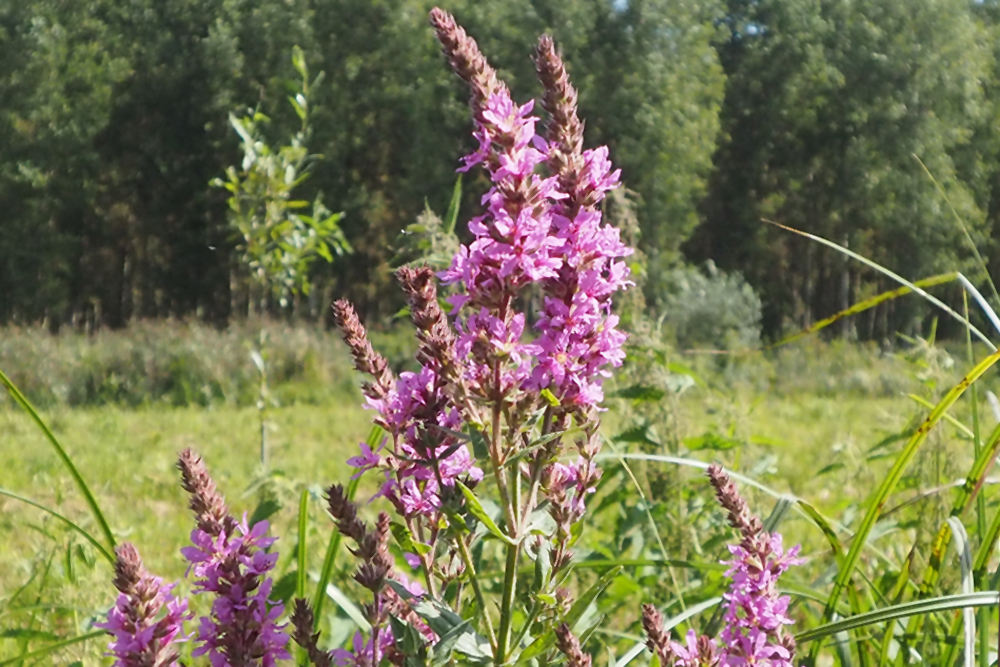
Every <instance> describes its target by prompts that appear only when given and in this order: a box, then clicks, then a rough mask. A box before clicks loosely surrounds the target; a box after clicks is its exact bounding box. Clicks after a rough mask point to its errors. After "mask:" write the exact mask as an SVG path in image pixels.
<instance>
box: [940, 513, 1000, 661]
mask: <svg viewBox="0 0 1000 667" xmlns="http://www.w3.org/2000/svg"><path fill="white" fill-rule="evenodd" d="M998 537H1000V511H997V513H996V514H995V515H994V516H993V521H992V523H990V527H989V529H988V530H987V531H986V534H985V535H984V536H983V538H982V540H981V541H980V543H979V550H978V551H977V552H976V558H975V560H974V561H973V563H972V580H973V583H974V584H975V586H976V587H982V586H983V585H984V583H985V582H986V567H987V565H989V562H990V557H991V556H992V555H993V549H994V548H995V547H996V544H997V538H998ZM998 572H1000V569H998ZM961 622H962V620H961V618H956V619H955V620H954V621H953V622H952V624H951V628H950V629H949V631H948V637H947V639H946V641H947V642H948V654H947V655H946V656H945V662H944V663H942V664H946V665H953V664H955V656H956V654H957V652H958V642H956V641H954V640H955V639H956V638H957V637H958V633H959V632H960V631H961V627H960V626H959V624H960V623H961Z"/></svg>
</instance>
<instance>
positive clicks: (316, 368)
mask: <svg viewBox="0 0 1000 667" xmlns="http://www.w3.org/2000/svg"><path fill="white" fill-rule="evenodd" d="M264 329H265V332H266V334H267V337H268V339H269V340H270V343H269V345H268V355H269V373H270V382H271V385H272V394H273V396H274V398H275V399H276V400H277V401H278V403H280V404H295V403H315V402H318V401H320V402H321V401H325V400H328V399H329V397H331V396H345V395H346V396H354V395H356V393H355V390H354V388H353V386H352V384H351V381H350V376H349V371H350V364H349V359H348V357H347V356H346V355H345V354H343V352H342V350H340V349H339V348H338V347H337V345H336V341H335V337H334V336H333V334H330V333H327V332H324V331H323V330H321V329H318V328H309V327H304V326H298V327H291V326H288V325H286V324H281V323H277V322H268V323H265V326H264ZM256 333H257V332H256V331H255V330H252V329H250V328H249V327H248V326H246V325H236V324H234V325H233V326H232V327H230V328H229V329H226V330H223V331H219V330H216V329H213V328H212V327H209V326H206V325H203V324H198V323H197V322H188V323H182V322H170V321H168V322H159V323H157V322H137V323H134V324H132V325H131V326H129V328H128V329H124V330H121V331H101V332H99V333H97V334H94V335H92V336H87V335H84V334H75V333H69V332H66V333H63V334H60V335H59V336H58V337H56V336H52V335H50V334H49V333H48V332H46V331H44V330H42V329H39V328H37V327H35V328H27V329H17V328H6V329H4V330H3V336H2V339H0V369H5V372H7V373H8V375H9V376H10V377H11V379H12V380H13V382H14V383H15V384H16V385H18V386H20V387H21V389H22V391H24V393H25V394H26V395H27V396H28V398H29V399H30V400H31V401H32V402H33V403H35V404H36V405H39V406H42V407H45V408H55V407H59V406H65V407H85V406H98V405H119V406H131V407H139V406H157V405H171V406H177V407H180V406H189V405H200V406H213V405H230V406H238V405H252V404H254V402H256V400H257V391H258V377H257V375H258V374H257V371H256V369H254V368H253V366H252V365H251V364H249V363H248V362H247V353H248V350H247V344H246V342H245V341H246V340H247V339H248V338H250V339H252V338H253V336H254V334H256ZM0 405H10V404H9V402H8V401H6V400H4V401H2V402H0Z"/></svg>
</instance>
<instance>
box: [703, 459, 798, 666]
mask: <svg viewBox="0 0 1000 667" xmlns="http://www.w3.org/2000/svg"><path fill="white" fill-rule="evenodd" d="M708 476H709V479H710V480H711V482H712V486H713V487H715V492H716V496H717V497H718V498H719V502H720V504H721V505H722V506H723V507H724V508H725V509H726V510H727V512H728V515H729V522H730V525H732V526H733V528H735V529H736V530H738V531H739V532H740V535H741V537H742V541H741V542H740V544H739V545H738V546H730V547H729V551H730V553H732V555H733V558H732V560H730V561H728V562H727V564H728V565H729V571H728V572H727V574H728V575H729V576H730V577H731V578H732V580H733V583H732V584H731V586H730V588H729V591H728V592H727V593H726V594H725V595H724V596H723V598H724V599H725V602H726V613H725V617H724V618H725V627H724V628H723V630H722V637H721V638H722V643H723V646H724V649H723V664H725V665H732V666H733V667H736V666H739V665H772V666H773V667H793V664H794V663H793V660H794V656H795V641H794V640H793V639H792V636H791V635H790V634H789V635H786V634H784V633H783V631H782V630H783V628H784V626H786V625H790V624H791V623H792V620H791V619H790V618H788V615H787V612H788V603H789V600H790V599H789V597H788V596H782V595H778V592H777V582H778V577H780V576H781V575H782V574H783V573H784V572H785V571H786V570H788V568H789V567H791V566H792V565H796V564H798V563H801V562H802V560H801V559H800V558H798V557H797V556H798V552H799V548H798V547H793V548H791V549H789V550H788V551H787V552H785V551H784V550H783V548H782V540H781V535H779V534H777V533H767V532H765V531H764V530H763V528H762V524H761V522H760V519H758V518H757V517H755V516H753V515H751V514H750V512H749V510H748V509H747V505H746V501H744V500H743V498H742V497H741V496H740V495H739V492H738V490H737V489H736V485H735V484H733V482H732V480H730V479H729V476H728V475H726V473H725V472H724V471H723V470H722V468H721V467H720V466H717V465H713V466H710V467H709V469H708Z"/></svg>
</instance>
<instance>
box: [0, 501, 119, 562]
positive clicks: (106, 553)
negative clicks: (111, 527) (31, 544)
mask: <svg viewBox="0 0 1000 667" xmlns="http://www.w3.org/2000/svg"><path fill="white" fill-rule="evenodd" d="M0 495H3V496H7V497H8V498H13V499H14V500H19V501H20V502H22V503H25V504H27V505H31V506H32V507H37V508H38V509H40V510H42V511H43V512H47V513H48V514H50V515H52V516H54V517H55V518H57V519H59V520H60V521H62V522H63V523H65V524H66V525H67V526H69V527H70V528H72V529H73V530H75V531H76V532H78V533H80V535H82V536H83V538H84V539H85V540H87V541H88V542H90V543H91V544H92V545H93V546H94V548H95V549H97V551H98V552H100V554H101V555H102V556H104V557H105V558H106V559H107V561H108V562H109V563H111V565H114V564H115V557H114V556H112V555H111V552H109V551H108V550H107V548H106V547H105V546H104V545H103V544H101V543H100V542H98V541H97V539H96V538H95V537H94V536H93V535H91V534H90V533H88V532H87V531H85V530H84V529H83V528H81V527H80V526H78V525H76V524H75V523H73V522H72V521H70V520H69V519H67V518H66V517H64V516H63V515H62V514H60V513H59V512H56V511H55V510H52V509H49V508H48V507H45V506H44V505H41V504H39V503H36V502H35V501H34V500H31V499H30V498H25V497H24V496H19V495H17V494H16V493H11V492H10V491H5V490H4V489H0Z"/></svg>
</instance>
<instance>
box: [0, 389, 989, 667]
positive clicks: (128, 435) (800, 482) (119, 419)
mask: <svg viewBox="0 0 1000 667" xmlns="http://www.w3.org/2000/svg"><path fill="white" fill-rule="evenodd" d="M983 407H984V408H985V404H984V406H983ZM921 410H922V409H921V408H920V407H919V406H918V405H917V404H916V403H915V402H913V401H912V400H911V399H909V398H907V397H905V396H902V395H897V396H889V397H871V396H852V395H844V396H839V397H832V396H819V395H816V394H811V393H800V394H792V395H789V394H780V395H779V394H775V393H757V394H754V393H752V392H746V391H740V392H734V393H733V394H732V395H729V396H723V395H721V394H719V393H709V392H706V391H704V390H700V389H695V390H691V392H689V394H686V395H685V396H683V397H682V398H681V400H680V401H679V403H678V406H677V410H676V412H675V415H676V417H677V420H678V421H677V424H678V428H679V434H680V435H681V436H682V437H684V438H687V437H692V436H697V435H700V434H702V433H705V432H708V431H714V432H719V433H730V434H732V435H733V437H734V439H737V440H741V441H743V442H745V443H747V444H745V445H744V446H742V447H738V448H736V449H733V450H728V451H723V452H716V451H700V452H696V453H695V454H693V456H695V457H697V458H701V459H703V460H711V459H713V458H720V459H722V460H724V461H725V462H727V463H729V464H731V465H734V466H736V467H738V468H739V469H741V470H742V471H744V472H745V473H747V474H749V475H751V476H755V477H757V478H759V479H761V480H762V481H764V482H765V483H767V484H768V485H770V486H772V487H774V488H776V489H778V490H780V491H783V492H790V493H794V494H796V495H798V496H801V497H803V498H805V499H807V500H810V501H811V502H813V503H814V504H815V505H816V506H817V507H818V508H820V510H821V511H824V512H827V513H829V514H830V515H832V516H841V515H842V514H843V512H844V510H845V508H849V507H850V506H851V505H854V506H857V505H858V504H860V503H863V501H864V499H865V497H866V496H867V494H868V493H869V492H870V490H871V489H872V488H873V485H874V484H876V483H877V481H878V480H877V476H878V474H879V472H878V471H879V470H881V469H883V468H884V467H886V466H884V465H883V463H885V464H886V465H887V464H888V461H886V462H880V461H875V462H871V461H867V460H866V454H867V452H868V450H869V449H870V448H871V447H872V446H874V445H875V444H876V443H878V442H879V441H880V440H882V439H883V438H885V437H886V436H887V435H890V434H893V433H898V432H899V431H901V430H902V429H903V428H904V427H905V425H906V424H907V420H908V419H909V418H910V417H911V416H913V415H914V414H916V413H918V412H920V411H921ZM959 412H960V413H963V412H966V413H967V410H966V409H963V410H960V411H959ZM44 418H45V419H46V420H47V421H48V423H49V424H50V425H51V426H52V428H53V430H54V431H55V433H56V435H57V437H58V438H59V439H60V440H61V442H62V443H63V446H64V447H65V448H66V449H67V451H68V453H69V454H70V456H71V457H72V459H73V461H74V462H75V464H76V465H77V467H78V469H79V470H80V472H81V474H82V475H83V477H84V479H85V480H86V481H87V482H88V484H90V486H91V488H92V490H93V492H94V494H95V496H96V498H97V501H98V503H99V504H100V506H101V508H102V509H103V511H104V513H105V515H106V517H107V519H108V521H109V523H110V525H111V527H112V529H113V531H114V532H115V534H116V535H117V536H118V538H119V540H129V541H131V542H133V543H135V544H136V545H137V546H138V547H139V549H140V551H141V553H142V554H143V557H144V559H145V561H146V563H147V566H148V567H149V568H150V569H151V570H152V571H154V572H156V573H157V574H160V575H162V576H163V577H165V578H166V579H168V580H173V579H178V578H180V577H182V576H183V574H184V570H185V567H186V564H185V562H184V560H183V558H182V557H181V556H180V554H179V548H180V547H181V546H183V545H184V544H185V543H186V542H187V538H188V534H189V532H190V530H191V527H192V521H191V517H190V513H189V512H188V511H187V508H186V502H187V498H186V497H185V494H184V492H183V491H182V490H181V488H180V486H179V485H178V475H177V472H176V470H175V468H174V461H175V459H176V454H177V452H178V451H180V450H181V449H183V448H185V447H193V448H195V449H197V450H198V451H199V452H200V453H201V454H202V455H203V456H204V458H205V460H206V462H207V463H208V465H209V467H210V470H211V471H212V473H213V475H214V477H215V479H216V481H217V483H218V485H219V487H220V489H221V490H222V491H223V493H224V494H225V495H226V496H227V499H228V500H229V503H230V505H231V507H232V509H233V510H234V511H236V512H238V513H240V512H243V511H247V512H251V511H253V509H254V507H255V505H256V504H257V502H258V500H259V497H260V492H259V491H254V490H253V489H252V486H253V484H254V483H255V481H258V480H259V479H260V473H261V469H260V465H259V460H258V447H259V422H258V416H257V412H256V411H255V410H254V409H252V408H234V407H215V408H209V409H205V408H163V407H161V408H155V409H153V408H149V409H140V410H129V409H121V408H116V407H102V408H92V409H60V410H55V411H51V412H48V413H46V414H45V415H44ZM620 419H621V418H620V416H619V415H617V414H616V413H615V412H613V411H612V412H610V413H606V422H607V424H608V428H607V429H606V430H607V431H608V433H609V435H613V433H614V431H615V429H616V427H617V423H616V422H618V421H619V420H620ZM965 420H966V421H967V422H968V419H967V418H966V419H965ZM269 421H270V422H271V424H272V428H271V430H270V431H269V443H270V462H269V468H270V469H271V470H272V471H276V470H280V471H281V473H282V474H281V475H272V477H271V480H272V481H271V484H270V488H271V493H273V494H276V495H277V497H278V498H279V500H281V501H282V502H283V504H284V508H283V509H282V510H281V511H279V512H278V513H277V514H276V515H275V516H274V517H273V523H274V524H275V530H274V532H275V534H277V535H279V536H281V540H280V541H279V543H278V546H279V548H280V549H281V553H282V558H281V560H280V561H279V565H278V576H279V577H280V576H281V575H282V574H283V573H286V572H288V571H290V570H292V569H294V562H293V554H292V551H293V547H294V544H295V541H296V539H297V538H296V528H295V512H296V497H297V493H298V491H299V490H300V489H301V488H303V487H307V488H312V489H314V490H316V491H317V498H316V500H315V501H314V502H313V503H312V505H311V512H310V515H311V518H312V519H313V523H312V528H311V533H310V539H309V548H310V554H309V564H310V569H312V570H316V569H318V568H319V566H320V564H321V562H322V555H323V549H324V548H325V545H326V540H327V539H328V537H329V535H330V529H331V527H332V525H331V522H330V521H329V520H328V519H327V518H326V517H325V514H324V512H323V510H322V502H321V501H320V500H319V498H318V493H319V491H320V490H321V489H322V487H324V486H326V485H328V484H330V483H332V482H338V481H339V482H343V481H346V480H347V479H348V478H349V476H350V474H351V469H350V468H349V467H348V466H347V465H346V459H347V458H348V457H349V456H351V455H353V453H354V452H355V451H356V446H357V443H358V442H359V441H360V440H363V439H364V438H365V436H366V435H367V433H368V431H369V429H370V424H371V413H369V412H366V411H365V410H363V409H362V408H361V407H360V404H359V402H350V401H347V400H346V399H345V401H344V402H340V403H335V404H326V405H321V406H313V405H298V406H293V407H287V408H279V409H274V410H272V411H270V413H269ZM984 422H985V423H987V429H988V428H989V427H991V426H992V423H993V422H992V417H984ZM956 433H957V431H956V429H955V428H954V427H953V426H952V425H949V424H944V425H942V427H941V429H940V431H939V435H938V436H937V439H936V440H935V441H934V442H933V443H931V449H928V456H930V455H931V453H932V452H933V451H934V448H937V449H940V450H941V451H945V452H947V460H946V461H944V464H945V465H943V466H942V467H941V469H940V470H938V471H936V472H937V474H938V477H939V478H940V479H941V480H942V481H951V480H952V479H954V476H949V475H952V474H953V473H954V472H955V471H959V474H962V473H964V471H965V470H966V469H967V467H968V461H971V458H972V452H971V443H968V442H966V441H964V440H962V439H961V438H959V437H956ZM0 434H2V436H0V460H2V461H3V465H2V466H0V487H2V488H4V489H6V490H8V491H12V492H15V493H19V494H22V495H25V496H28V497H30V498H32V499H34V500H36V501H38V502H40V503H42V504H44V505H46V506H49V507H53V508H57V509H58V510H59V511H61V512H63V513H64V514H66V515H67V516H69V517H70V518H72V519H73V520H77V521H80V522H81V524H82V525H83V526H84V527H85V528H88V529H91V530H93V531H94V533H95V535H96V534H98V531H97V530H96V526H95V525H94V524H93V522H92V521H90V519H89V517H88V514H87V508H86V506H85V504H84V503H83V501H82V500H81V499H80V496H79V493H78V492H77V490H76V488H75V487H74V486H73V484H72V481H71V480H70V478H69V476H68V475H67V474H66V472H65V470H64V469H63V468H62V467H61V464H60V463H59V461H58V459H57V458H56V456H55V454H54V453H53V451H52V450H51V448H50V446H49V445H48V443H47V442H46V441H45V440H44V438H43V437H42V435H41V434H40V433H39V432H38V431H37V429H36V428H35V426H34V425H33V424H32V423H31V422H30V421H29V420H28V418H27V417H26V416H25V415H24V414H23V413H21V412H20V411H17V410H13V409H8V410H3V411H0ZM897 445H898V443H897ZM890 449H892V450H893V451H894V450H895V447H890ZM966 450H968V451H966ZM769 456H773V463H772V464H770V465H767V466H764V469H760V470H757V471H754V472H751V471H753V469H754V467H755V466H758V467H760V465H761V461H764V460H765V459H766V458H768V457H769ZM890 460H891V459H890ZM837 463H840V464H843V467H842V468H839V469H836V470H833V471H832V472H830V473H829V474H824V475H822V476H818V475H817V474H816V473H817V471H819V470H821V469H823V468H824V467H825V466H828V465H830V464H837ZM925 464H926V461H925V463H924V464H922V465H925ZM934 472H935V471H931V473H934ZM695 474H697V473H696V472H695V471H689V472H688V473H686V475H687V476H689V478H690V476H694V475H695ZM926 478H927V479H931V480H933V478H934V474H929V475H927V476H926ZM370 481H371V480H370ZM371 484H374V482H373V481H372V482H371ZM248 490H249V491H248ZM914 492H915V490H914V489H903V490H902V491H901V492H899V493H898V494H897V496H896V500H898V501H902V500H904V499H906V498H908V497H910V496H911V495H912V494H913V493H914ZM369 494H370V489H369V490H368V492H367V493H365V495H369ZM989 495H991V496H992V495H993V494H992V493H990V494H989ZM751 496H752V499H753V502H754V503H755V504H756V507H755V509H757V511H759V512H761V513H764V514H766V513H767V512H768V511H769V508H770V506H771V504H772V503H773V499H771V498H768V497H766V496H764V495H760V494H755V493H751ZM0 507H2V509H3V514H2V518H0V535H2V537H3V539H2V540H0V558H2V562H3V563H5V567H3V568H2V569H0V601H3V602H6V601H7V600H9V598H10V596H11V595H13V594H14V593H15V592H16V591H17V590H18V588H19V587H20V586H21V585H23V584H24V583H25V582H26V581H27V580H28V579H29V577H30V576H31V573H32V572H33V571H37V570H38V569H39V567H38V564H39V562H40V561H41V560H44V559H46V558H49V557H52V563H53V565H52V569H51V571H50V583H49V585H48V586H49V589H48V592H47V593H42V594H40V595H39V596H38V600H39V602H40V603H41V602H50V603H51V602H52V601H53V600H54V599H56V600H58V601H59V603H60V604H63V605H65V606H66V607H73V608H74V609H75V612H74V613H73V614H69V613H67V612H65V611H64V612H63V613H62V616H59V617H58V619H57V621H56V622H55V623H53V622H52V621H51V619H49V620H47V621H46V622H45V623H43V622H42V621H41V620H40V619H39V620H36V621H33V622H34V623H35V625H36V627H45V628H46V630H48V631H52V632H55V633H56V634H58V635H59V636H72V635H75V634H77V633H79V632H85V631H87V630H88V629H89V625H88V624H89V621H90V620H91V619H92V618H93V617H94V615H95V614H98V613H100V612H101V611H102V610H103V609H106V608H107V607H108V606H109V605H110V604H111V602H112V601H113V590H112V588H111V586H110V581H109V579H110V574H109V568H108V567H107V564H106V563H104V562H103V561H98V562H97V564H96V565H95V566H94V567H93V568H92V569H88V568H86V567H84V566H82V565H80V564H79V562H78V563H77V565H76V566H75V568H76V572H75V576H76V581H75V582H74V583H72V584H70V583H69V574H68V573H67V572H66V565H65V558H64V555H63V552H62V551H61V550H64V549H65V545H66V543H67V542H68V541H69V540H70V539H71V538H72V535H71V534H70V533H68V532H67V531H65V530H64V529H63V528H62V527H61V526H59V525H58V524H57V523H56V522H53V521H52V520H51V519H48V518H46V517H45V515H44V514H43V513H41V512H39V511H38V510H35V509H32V508H28V507H25V506H24V505H22V504H19V503H18V502H16V501H14V500H11V499H0ZM373 507H374V506H371V507H366V508H365V511H366V513H367V512H370V511H372V509H373ZM787 528H788V530H789V532H790V533H791V534H790V537H791V538H792V539H795V540H796V541H798V540H805V541H806V542H807V544H808V545H809V546H811V547H813V548H817V549H819V548H824V547H823V541H822V536H821V535H819V534H811V532H815V531H813V529H811V528H809V527H808V526H806V524H805V523H804V522H801V521H796V520H794V517H792V518H791V521H790V524H789V525H788V526H787ZM76 541H77V542H82V540H79V539H77V540H76ZM904 543H905V544H904ZM900 544H901V548H902V547H903V546H905V547H908V545H910V544H912V539H906V540H902V541H901V542H900ZM348 560H349V559H348V558H346V557H343V556H342V562H343V563H345V564H346V563H347V561H348ZM36 584H37V579H36ZM182 589H184V590H186V589H187V586H186V585H185V584H182ZM32 591H34V589H32ZM33 594H34V592H33ZM23 603H24V600H23V599H22V600H20V601H19V604H23ZM8 618H12V619H13V617H11V616H8ZM16 619H17V623H19V624H21V625H19V626H18V627H22V626H23V624H24V623H25V621H24V614H23V613H22V614H19V615H18V616H17V617H16ZM11 622H13V620H12V621H11ZM4 623H5V619H4V618H2V617H0V627H7V626H5V625H4ZM44 643H45V642H44V641H37V642H34V643H33V644H32V647H37V646H41V645H44ZM102 645H103V642H101V641H96V642H89V644H88V645H86V646H80V647H75V648H74V649H71V650H69V651H66V652H64V653H65V655H64V654H60V656H61V657H60V658H59V660H57V662H58V663H59V664H63V663H64V662H65V663H69V662H71V661H72V660H75V659H83V661H84V664H85V665H88V664H99V660H98V657H97V656H98V655H99V652H100V648H101V646H102ZM17 650H18V649H17V647H16V646H15V642H14V641H13V640H2V639H0V659H3V658H8V657H11V656H12V655H16V652H17ZM63 658H66V659H65V660H64V659H63Z"/></svg>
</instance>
